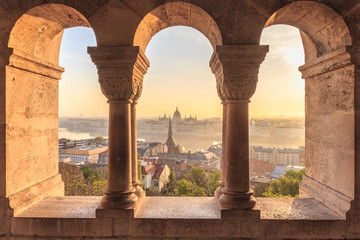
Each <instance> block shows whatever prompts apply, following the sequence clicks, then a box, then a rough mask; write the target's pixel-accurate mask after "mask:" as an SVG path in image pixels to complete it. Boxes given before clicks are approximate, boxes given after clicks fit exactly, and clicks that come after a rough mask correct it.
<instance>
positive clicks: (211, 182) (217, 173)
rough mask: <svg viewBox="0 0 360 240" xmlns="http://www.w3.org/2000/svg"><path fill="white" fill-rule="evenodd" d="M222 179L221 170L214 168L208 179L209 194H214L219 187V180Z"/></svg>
mask: <svg viewBox="0 0 360 240" xmlns="http://www.w3.org/2000/svg"><path fill="white" fill-rule="evenodd" d="M220 180H221V170H214V171H212V172H211V173H209V179H208V181H207V189H208V191H207V192H208V194H207V195H208V196H214V193H215V191H216V189H217V188H218V182H219V181H220Z"/></svg>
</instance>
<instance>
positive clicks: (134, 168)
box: [131, 102, 144, 199]
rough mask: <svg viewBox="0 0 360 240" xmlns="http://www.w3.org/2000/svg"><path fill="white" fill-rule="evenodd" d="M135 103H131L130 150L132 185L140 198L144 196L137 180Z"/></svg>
mask: <svg viewBox="0 0 360 240" xmlns="http://www.w3.org/2000/svg"><path fill="white" fill-rule="evenodd" d="M136 104H137V102H133V103H132V104H131V140H132V144H131V151H132V185H133V186H134V188H135V194H136V196H138V198H139V199H140V198H141V197H142V196H144V190H143V189H142V188H141V186H140V184H141V182H140V180H138V168H137V164H138V160H137V134H136Z"/></svg>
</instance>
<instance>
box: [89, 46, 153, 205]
mask: <svg viewBox="0 0 360 240" xmlns="http://www.w3.org/2000/svg"><path fill="white" fill-rule="evenodd" d="M88 53H89V54H90V55H91V58H92V60H93V62H94V63H95V64H96V66H97V68H98V74H99V82H100V86H101V90H102V92H103V93H104V95H105V96H106V97H107V98H108V99H109V101H108V103H109V108H110V109H109V110H110V111H109V146H108V147H109V148H108V149H109V150H108V176H107V177H108V179H107V190H106V191H105V193H104V197H103V199H102V201H101V206H102V207H103V208H118V209H124V208H131V207H134V206H135V205H136V203H137V200H138V197H137V195H136V194H134V193H135V188H134V186H133V177H132V175H133V166H132V165H133V158H132V155H133V148H132V145H133V144H132V143H133V139H132V135H133V129H132V128H133V127H134V126H133V125H132V121H133V120H134V121H136V120H135V119H133V116H132V104H133V101H134V100H136V99H137V98H138V97H137V96H140V92H141V90H142V80H143V76H144V74H145V73H146V71H147V69H148V67H149V62H148V60H147V59H146V57H145V55H144V53H143V52H141V51H140V50H139V47H133V46H109V47H107V46H106V47H105V46H104V47H89V48H88ZM134 131H136V129H135V130H134ZM135 135H136V134H135Z"/></svg>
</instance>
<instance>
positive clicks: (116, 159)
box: [0, 0, 360, 240]
mask: <svg viewBox="0 0 360 240" xmlns="http://www.w3.org/2000/svg"><path fill="white" fill-rule="evenodd" d="M0 13H1V21H0V29H1V31H0V39H1V41H0V52H1V54H0V60H1V61H0V65H1V66H0V72H1V74H0V76H1V77H0V238H2V239H11V240H20V239H22V240H23V239H27V240H30V239H46V240H55V239H99V240H104V239H119V238H127V239H150V240H152V239H162V238H167V239H179V240H183V239H253V240H255V239H318V240H320V239H360V164H359V162H360V159H359V158H360V154H359V153H360V144H359V142H358V141H359V139H360V121H359V116H360V108H359V105H360V104H359V99H360V92H359V90H360V88H359V83H360V74H359V69H360V57H359V56H360V48H359V45H360V44H359V43H360V31H359V29H360V28H359V26H360V17H359V16H360V1H359V0H349V1H340V0H326V1H325V0H321V1H319V0H307V1H294V0H291V1H290V0H241V1H240V0H229V1H223V0H211V1H207V0H192V1H185V0H178V1H159V0H92V1H81V0H77V1H64V0H46V1H45V0H36V1H33V0H11V1H10V0H0ZM277 24H288V25H291V26H293V27H296V28H298V29H299V33H300V35H301V39H302V42H303V48H304V53H305V56H304V59H305V64H304V65H303V66H301V67H299V71H300V72H301V75H302V78H304V82H305V109H306V114H305V122H306V128H305V135H306V139H305V145H306V155H305V168H306V172H305V175H304V176H303V178H302V182H301V184H300V194H299V196H300V197H299V198H295V199H293V198H290V199H271V198H261V197H259V198H254V197H253V196H252V191H251V189H250V176H249V169H250V165H249V139H248V132H249V119H248V116H249V106H250V107H251V105H250V99H251V97H252V96H253V95H254V93H255V92H256V89H257V88H256V86H257V83H258V74H259V69H260V65H261V64H262V62H263V61H264V59H265V57H266V54H267V52H268V51H269V46H266V45H260V39H261V36H262V33H263V30H264V28H267V27H271V26H274V25H277ZM172 26H187V27H192V28H195V29H197V30H198V31H200V32H201V33H203V34H204V36H206V37H207V39H208V40H209V44H210V45H211V46H212V47H213V50H214V52H213V55H212V57H211V59H210V62H209V66H210V68H211V70H212V72H213V73H214V76H215V79H216V80H214V81H213V83H214V85H216V91H217V93H218V95H219V102H220V101H221V102H222V103H223V115H224V119H226V121H225V122H224V128H223V129H224V130H223V131H222V132H221V133H220V134H222V135H221V137H222V138H223V139H226V141H223V149H224V151H225V153H226V156H227V157H226V158H225V159H224V163H225V164H223V166H222V167H223V171H222V172H225V173H226V174H225V176H224V178H223V181H222V182H220V184H219V188H218V190H219V191H217V195H216V197H215V198H207V197H204V198H188V197H184V198H165V197H156V198H151V197H146V196H145V195H144V193H143V191H142V189H141V187H140V186H139V185H138V182H137V178H136V174H135V173H136V167H137V166H136V164H135V163H136V161H137V160H136V154H135V151H136V148H135V147H134V146H135V144H136V138H135V137H134V135H135V134H136V114H135V113H136V103H137V102H138V100H139V98H140V97H141V93H142V90H143V80H144V75H145V73H146V72H147V70H148V68H149V66H150V61H149V60H148V59H147V57H146V55H145V50H146V48H147V46H148V43H149V42H150V40H151V39H152V37H153V36H155V34H156V33H158V32H160V31H161V30H163V29H165V28H168V27H172ZM71 27H89V28H92V29H93V31H94V35H95V36H96V42H97V46H92V47H88V53H89V54H90V56H91V60H92V62H93V63H94V64H95V65H96V67H97V68H98V69H97V70H98V71H97V73H98V75H99V76H98V77H99V89H98V91H99V93H100V92H102V93H103V94H104V95H105V97H106V98H107V99H106V100H104V103H105V101H107V103H108V104H109V109H110V111H109V116H107V119H108V120H109V129H108V132H109V138H110V139H109V151H110V152H116V153H117V154H114V155H111V157H110V158H109V159H108V163H109V164H108V166H111V167H109V171H108V172H107V173H108V175H107V181H108V185H107V189H106V191H105V192H104V195H103V197H101V198H100V197H91V196H89V197H86V196H76V197H68V196H64V183H63V182H62V179H61V175H60V174H59V167H58V166H59V163H58V162H59V159H58V127H59V125H58V113H59V104H58V103H59V95H58V94H59V80H60V79H61V75H62V73H63V72H64V68H62V67H60V66H59V49H60V45H61V40H62V35H63V33H64V30H65V29H67V28H71ZM290 42H291V41H290ZM194 44H195V41H194ZM206 44H208V43H206ZM289 44H292V43H289ZM271 60H272V61H278V60H279V59H271ZM179 67H181V66H180V65H179ZM279 74H282V72H281V73H279ZM85 75H86V74H84V76H85ZM84 87H86V86H84ZM188 87H190V86H188ZM276 87H284V86H276ZM214 90H215V86H214ZM144 91H145V88H144ZM165 91H166V90H165ZM284 91H286V89H284ZM185 97H188V96H185ZM268 97H269V96H267V95H266V96H265V95H260V98H262V99H265V98H268ZM285 101H287V99H284V102H285ZM89 104H91V101H89ZM209 104H210V103H209ZM131 120H132V121H131ZM165 131H166V130H165ZM119 133H120V134H119ZM131 133H133V134H131ZM120 156H121V160H120ZM133 173H134V174H133Z"/></svg>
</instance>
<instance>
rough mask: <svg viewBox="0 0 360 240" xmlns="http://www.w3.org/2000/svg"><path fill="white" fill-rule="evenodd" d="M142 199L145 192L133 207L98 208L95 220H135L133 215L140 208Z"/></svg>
mask: <svg viewBox="0 0 360 240" xmlns="http://www.w3.org/2000/svg"><path fill="white" fill-rule="evenodd" d="M134 195H135V194H134ZM135 196H136V195H135ZM144 199H145V192H144V194H143V195H142V196H141V197H139V198H138V200H137V202H136V204H135V205H133V206H131V207H128V208H104V207H103V206H99V207H98V208H97V209H96V217H97V218H135V215H136V213H137V212H138V211H139V209H140V208H141V205H142V203H143V201H144Z"/></svg>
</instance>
